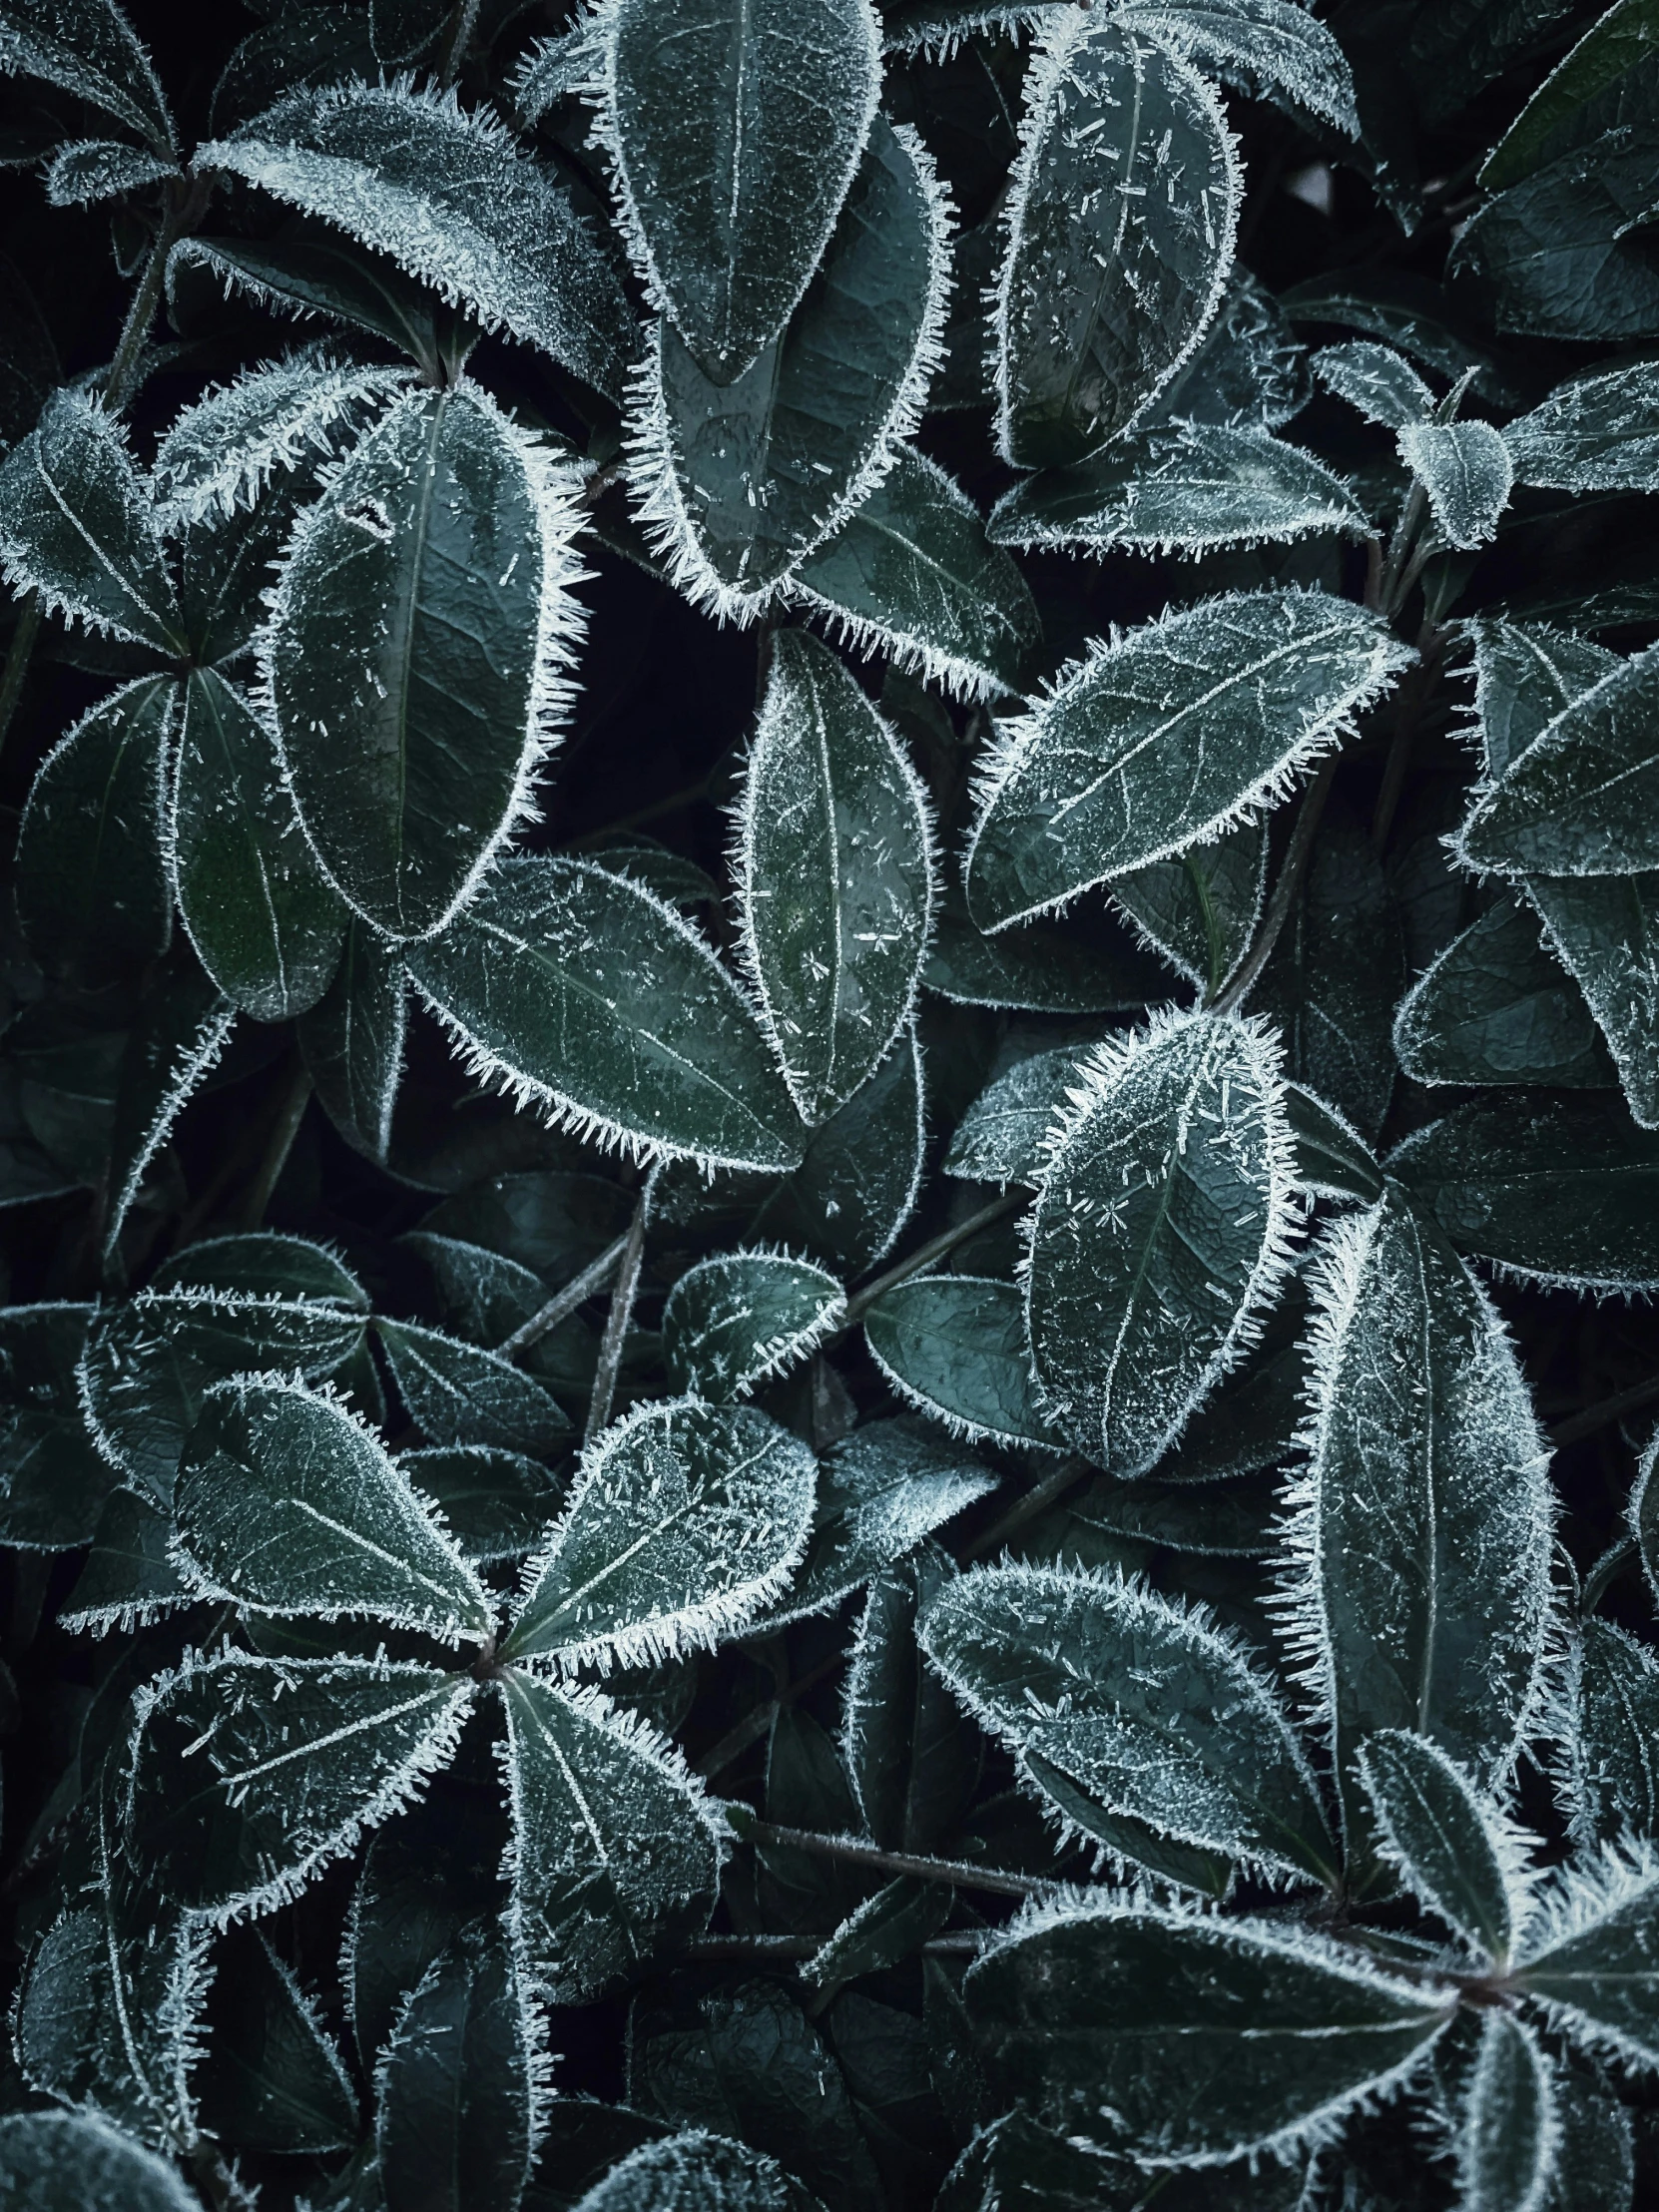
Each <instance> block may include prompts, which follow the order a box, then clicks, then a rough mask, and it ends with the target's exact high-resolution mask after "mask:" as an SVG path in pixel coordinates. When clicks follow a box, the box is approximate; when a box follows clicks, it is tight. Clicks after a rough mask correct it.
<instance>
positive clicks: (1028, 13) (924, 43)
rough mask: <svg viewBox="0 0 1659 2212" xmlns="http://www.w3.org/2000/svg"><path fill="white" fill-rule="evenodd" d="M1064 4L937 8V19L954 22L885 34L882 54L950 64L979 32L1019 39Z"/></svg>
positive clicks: (990, 2) (982, 1)
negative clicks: (996, 33)
mask: <svg viewBox="0 0 1659 2212" xmlns="http://www.w3.org/2000/svg"><path fill="white" fill-rule="evenodd" d="M1066 4H1067V0H1046V5H1045V4H1044V0H1026V4H1023V5H1022V4H1021V0H979V4H978V5H977V6H975V5H972V4H971V0H970V4H969V5H967V6H957V7H954V8H949V9H947V8H945V7H943V6H940V7H939V9H938V10H937V12H938V13H939V14H940V15H944V14H947V13H948V14H949V15H950V16H952V17H953V18H954V20H953V21H951V22H949V23H940V24H937V25H935V27H934V28H933V29H932V30H928V29H927V28H926V26H925V25H921V24H912V25H911V26H910V27H909V28H908V29H907V30H897V31H884V32H883V34H882V39H881V50H882V52H883V53H884V54H896V55H897V56H898V57H899V59H900V60H902V61H923V62H951V61H954V60H955V59H956V56H957V54H958V53H959V52H960V51H961V49H962V47H964V46H965V45H966V44H967V42H968V40H969V39H970V38H972V37H973V36H974V35H975V33H977V32H980V31H1000V32H1001V33H1002V34H1003V36H1004V37H1006V38H1018V37H1019V36H1020V35H1021V33H1022V32H1025V31H1036V30H1040V29H1041V28H1042V26H1043V24H1044V23H1050V22H1052V21H1053V19H1054V17H1055V15H1056V14H1057V13H1058V12H1059V9H1060V8H1061V7H1063V6H1065V5H1066Z"/></svg>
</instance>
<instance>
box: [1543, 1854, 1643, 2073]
mask: <svg viewBox="0 0 1659 2212" xmlns="http://www.w3.org/2000/svg"><path fill="white" fill-rule="evenodd" d="M1516 1980H1517V1982H1518V1984H1519V1986H1520V1987H1521V1989H1522V1990H1523V1991H1524V1992H1525V1993H1526V1994H1527V1995H1528V1996H1530V1997H1532V1998H1534V1999H1535V2000H1536V2001H1537V2002H1538V2003H1539V2004H1541V2005H1542V2006H1543V2008H1544V2011H1545V2012H1546V2014H1547V2015H1548V2017H1549V2019H1550V2021H1551V2023H1552V2024H1553V2025H1555V2026H1557V2027H1560V2028H1564V2029H1566V2030H1567V2032H1568V2033H1569V2034H1571V2035H1572V2037H1573V2039H1574V2040H1575V2041H1576V2042H1579V2043H1580V2044H1583V2045H1586V2046H1587V2047H1588V2048H1589V2049H1591V2050H1593V2051H1596V2052H1598V2053H1601V2054H1604V2055H1606V2056H1608V2057H1612V2058H1617V2059H1619V2060H1620V2061H1622V2062H1623V2063H1624V2064H1625V2065H1628V2066H1631V2067H1636V2068H1640V2069H1641V2070H1643V2071H1645V2072H1651V2071H1653V2070H1654V2069H1655V2068H1656V2067H1659V1863H1656V1862H1655V1859H1654V1855H1653V1852H1652V1850H1651V1849H1650V1848H1649V1847H1648V1846H1646V1845H1626V1846H1625V1847H1624V1848H1622V1849H1621V1848H1618V1847H1613V1846H1609V1847H1606V1848H1604V1849H1603V1850H1602V1851H1601V1852H1600V1853H1599V1854H1597V1855H1596V1856H1595V1857H1593V1858H1590V1859H1588V1860H1584V1861H1580V1862H1579V1863H1578V1864H1577V1865H1572V1866H1568V1867H1565V1868H1562V1869H1560V1870H1559V1871H1558V1872H1557V1874H1556V1875H1555V1877H1554V1879H1553V1881H1552V1883H1551V1885H1550V1887H1549V1889H1548V1890H1547V1891H1546V1892H1545V1893H1544V1894H1543V1895H1542V1896H1541V1897H1540V1899H1539V1901H1538V1907H1537V1910H1536V1912H1535V1913H1534V1916H1533V1918H1532V1921H1531V1923H1530V1925H1529V1927H1528V1929H1527V1932H1526V1937H1525V1940H1524V1942H1523V1944H1522V1946H1521V1951H1520V1956H1519V1958H1518V1959H1517V1961H1516Z"/></svg>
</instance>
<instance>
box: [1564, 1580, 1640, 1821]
mask: <svg viewBox="0 0 1659 2212" xmlns="http://www.w3.org/2000/svg"><path fill="white" fill-rule="evenodd" d="M1574 1677H1575V1680H1574V1690H1575V1695H1574V1699H1573V1729H1572V1734H1571V1737H1570V1740H1569V1742H1568V1744H1567V1747H1566V1748H1567V1756H1568V1761H1569V1765H1570V1770H1571V1782H1572V1799H1573V1814H1574V1821H1575V1826H1576V1827H1577V1828H1578V1829H1579V1831H1580V1833H1581V1837H1582V1839H1583V1840H1584V1841H1586V1842H1590V1843H1597V1844H1606V1843H1611V1842H1612V1841H1613V1840H1614V1839H1615V1838H1616V1837H1618V1836H1646V1837H1653V1836H1656V1835H1659V1773H1656V1772H1655V1770H1654V1764H1653V1745H1654V1741H1655V1739H1656V1738H1659V1660H1656V1659H1655V1657H1654V1654H1653V1652H1652V1650H1651V1649H1650V1648H1649V1646H1648V1645H1646V1644H1639V1643H1638V1642H1637V1641H1636V1639H1635V1637H1634V1636H1631V1635H1628V1634H1627V1633H1626V1632H1625V1630H1624V1629H1622V1628H1618V1627H1615V1625H1614V1624H1613V1622H1611V1621H1604V1620H1597V1619H1596V1618H1594V1617H1593V1616H1592V1617H1591V1618H1590V1619H1589V1620H1587V1621H1585V1622H1584V1624H1583V1627H1582V1629H1581V1630H1580V1633H1579V1642H1578V1645H1577V1648H1576V1650H1575V1652H1574Z"/></svg>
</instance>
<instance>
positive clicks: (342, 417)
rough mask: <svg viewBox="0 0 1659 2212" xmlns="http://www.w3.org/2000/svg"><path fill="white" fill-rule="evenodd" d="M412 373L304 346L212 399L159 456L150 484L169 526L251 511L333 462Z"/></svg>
mask: <svg viewBox="0 0 1659 2212" xmlns="http://www.w3.org/2000/svg"><path fill="white" fill-rule="evenodd" d="M410 374H411V372H410V371H409V370H408V369H406V368H384V367H380V366H374V367H370V368H363V367H360V366H359V365H357V364H356V363H355V362H347V361H340V360H337V359H334V358H331V357H330V356H329V354H328V353H326V352H325V351H323V350H322V349H320V348H316V347H305V348H304V349H302V350H301V351H299V352H296V353H290V354H289V355H288V356H287V357H286V359H284V360H280V361H273V362H271V363H269V364H268V365H267V366H265V367H262V368H252V369H248V370H246V371H245V372H244V373H243V374H242V375H241V376H238V377H236V378H235V379H234V380H233V381H232V382H231V383H228V384H222V385H221V386H220V387H219V388H218V389H217V390H215V391H210V392H209V393H208V394H207V396H206V397H205V398H203V399H199V400H198V401H197V403H196V405H195V406H194V407H187V408H186V409H185V410H184V412H183V413H182V414H180V415H177V416H176V417H175V418H174V421H173V424H172V427H171V428H170V429H169V431H168V433H167V435H166V436H165V437H164V438H163V439H162V442H161V444H160V446H159V447H158V449H157V452H156V460H155V466H154V467H153V469H152V470H151V477H150V480H151V483H152V485H153V486H154V489H155V494H156V501H157V505H158V508H159V510H160V513H161V518H162V523H163V527H164V528H167V527H176V526H177V525H179V524H181V523H184V522H199V521H203V520H206V519H209V518H210V517H212V516H213V515H215V514H225V515H228V514H231V513H233V512H234V511H235V510H236V509H238V508H242V507H252V506H254V505H255V504H256V503H257V501H258V500H259V499H260V498H261V496H262V495H263V493H264V492H265V491H266V489H267V487H268V486H269V485H270V484H271V483H272V480H273V479H274V478H276V477H277V476H286V475H287V474H288V473H289V472H290V471H292V470H294V469H297V468H301V467H311V468H315V467H316V466H317V465H318V464H319V463H321V462H325V461H327V460H330V459H332V458H333V456H334V455H335V454H336V453H337V452H338V450H339V447H340V443H341V441H342V439H343V438H344V437H346V436H349V435H350V434H352V433H353V432H355V431H358V430H360V429H361V428H363V427H364V426H365V424H366V422H367V420H368V418H369V416H370V415H371V414H372V412H373V411H374V410H375V409H376V408H377V407H379V406H381V405H383V404H384V403H385V402H386V401H387V400H389V399H391V398H393V397H394V396H395V395H396V393H397V392H398V391H399V390H400V389H401V387H402V386H403V385H404V384H406V383H407V382H408V381H409V379H410Z"/></svg>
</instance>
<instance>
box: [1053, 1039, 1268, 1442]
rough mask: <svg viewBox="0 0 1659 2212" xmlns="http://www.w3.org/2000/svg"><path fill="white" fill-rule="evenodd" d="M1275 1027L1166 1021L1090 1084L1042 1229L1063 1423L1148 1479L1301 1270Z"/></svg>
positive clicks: (1128, 1044)
mask: <svg viewBox="0 0 1659 2212" xmlns="http://www.w3.org/2000/svg"><path fill="white" fill-rule="evenodd" d="M1282 1095H1283V1085H1282V1082H1281V1078H1280V1072H1279V1057H1278V1053H1277V1050H1276V1049H1275V1047H1274V1045H1273V1043H1272V1041H1271V1039H1270V1037H1269V1036H1268V1034H1267V1033H1266V1032H1265V1031H1264V1030H1263V1029H1262V1028H1261V1027H1260V1025H1256V1024H1252V1023H1250V1022H1246V1021H1241V1020H1239V1019H1237V1018H1235V1017H1232V1016H1217V1015H1210V1014H1202V1013H1201V1014H1197V1015H1190V1016H1180V1015H1178V1016H1174V1017H1166V1018H1164V1019H1162V1020H1161V1021H1159V1022H1157V1023H1155V1024H1154V1026H1153V1027H1152V1028H1150V1029H1148V1030H1145V1031H1141V1032H1136V1033H1133V1034H1132V1035H1131V1036H1129V1037H1127V1038H1125V1039H1122V1040H1115V1041H1113V1042H1112V1043H1109V1044H1105V1045H1101V1046H1099V1047H1097V1048H1096V1050H1095V1052H1094V1053H1093V1055H1092V1056H1091V1057H1090V1058H1088V1059H1087V1060H1085V1061H1084V1062H1082V1064H1081V1066H1080V1067H1079V1069H1078V1072H1077V1080H1076V1085H1075V1095H1073V1096H1072V1097H1070V1098H1069V1099H1068V1101H1067V1103H1066V1104H1065V1106H1064V1107H1063V1108H1062V1109H1061V1110H1060V1113H1059V1115H1058V1116H1057V1127H1056V1134H1055V1138H1054V1141H1053V1143H1052V1146H1051V1148H1050V1150H1049V1153H1048V1157H1047V1160H1046V1163H1045V1167H1044V1173H1043V1180H1042V1183H1041V1186H1040V1188H1039V1190H1038V1193H1037V1203H1036V1207H1035V1209H1034V1211H1033V1213H1032V1215H1031V1220H1030V1232H1029V1239H1030V1241H1029V1246H1028V1252H1029V1270H1028V1275H1027V1283H1026V1315H1027V1326H1028V1329H1029V1334H1030V1346H1031V1371H1032V1375H1033V1377H1034V1379H1035V1383H1036V1387H1037V1389H1038V1391H1039V1393H1040V1396H1041V1399H1042V1402H1043V1403H1044V1405H1045V1408H1046V1410H1047V1411H1048V1412H1049V1414H1050V1415H1051V1416H1052V1418H1053V1420H1054V1421H1055V1422H1056V1424H1057V1425H1058V1426H1059V1427H1061V1428H1062V1429H1063V1430H1064V1431H1065V1433H1066V1435H1067V1436H1068V1437H1069V1438H1070V1439H1071V1440H1072V1442H1073V1443H1074V1444H1075V1445H1076V1447H1077V1448H1078V1449H1079V1450H1080V1451H1083V1452H1085V1453H1086V1454H1087V1455H1088V1456H1089V1457H1090V1458H1092V1459H1094V1460H1095V1461H1096V1463H1097V1464H1099V1465H1101V1466H1104V1467H1106V1468H1108V1469H1109V1470H1110V1471H1111V1472H1112V1473H1113V1474H1119V1475H1125V1476H1127V1475H1135V1474H1144V1473H1146V1472H1147V1471H1148V1470H1149V1469H1150V1468H1151V1467H1152V1466H1154V1465H1155V1464H1156V1463H1157V1461H1158V1460H1159V1458H1160V1457H1161V1456H1162V1455H1163V1453H1164V1452H1165V1451H1166V1450H1168V1448H1169V1446H1170V1445H1171V1444H1172V1443H1173V1442H1174V1441H1175V1440H1176V1438H1177V1437H1178V1436H1179V1435H1180V1433H1181V1430H1182V1429H1183V1427H1184V1426H1185V1425H1186V1423H1187V1421H1188V1419H1189V1418H1190V1417H1191V1415H1192V1414H1193V1412H1194V1411H1195V1410H1196V1409H1197V1407H1198V1406H1199V1405H1200V1404H1201V1403H1202V1402H1203V1400H1204V1399H1205V1397H1207V1396H1208V1395H1209V1392H1210V1391H1211V1389H1212V1388H1213V1387H1214V1386H1215V1384H1216V1383H1217V1382H1219V1381H1220V1379H1221V1377H1222V1376H1224V1375H1225V1374H1226V1373H1227V1372H1228V1370H1229V1369H1230V1368H1233V1367H1235V1366H1236V1365H1237V1364H1238V1362H1239V1360H1240V1358H1241V1357H1242V1355H1243V1354H1244V1352H1245V1351H1246V1350H1247V1349H1248V1348H1249V1346H1250V1345H1251V1343H1252V1342H1253V1341H1254V1340H1255V1338H1256V1336H1257V1335H1258V1334H1259V1331H1260V1316H1261V1314H1262V1311H1263V1309H1264V1308H1265V1307H1267V1306H1269V1305H1271V1304H1272V1302H1273V1299H1274V1296H1275V1293H1276V1291H1277V1289H1278V1286H1279V1284H1280V1282H1281V1280H1282V1278H1283V1276H1284V1274H1285V1271H1286V1268H1287V1266H1288V1264H1289V1257H1290V1238H1291V1232H1292V1228H1293V1223H1294V1210H1295V1200H1294V1197H1293V1191H1294V1184H1293V1182H1292V1174H1291V1169H1292V1161H1291V1145H1290V1132H1289V1128H1288V1126H1287V1124H1286V1121H1285V1114H1284V1107H1283V1103H1282Z"/></svg>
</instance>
